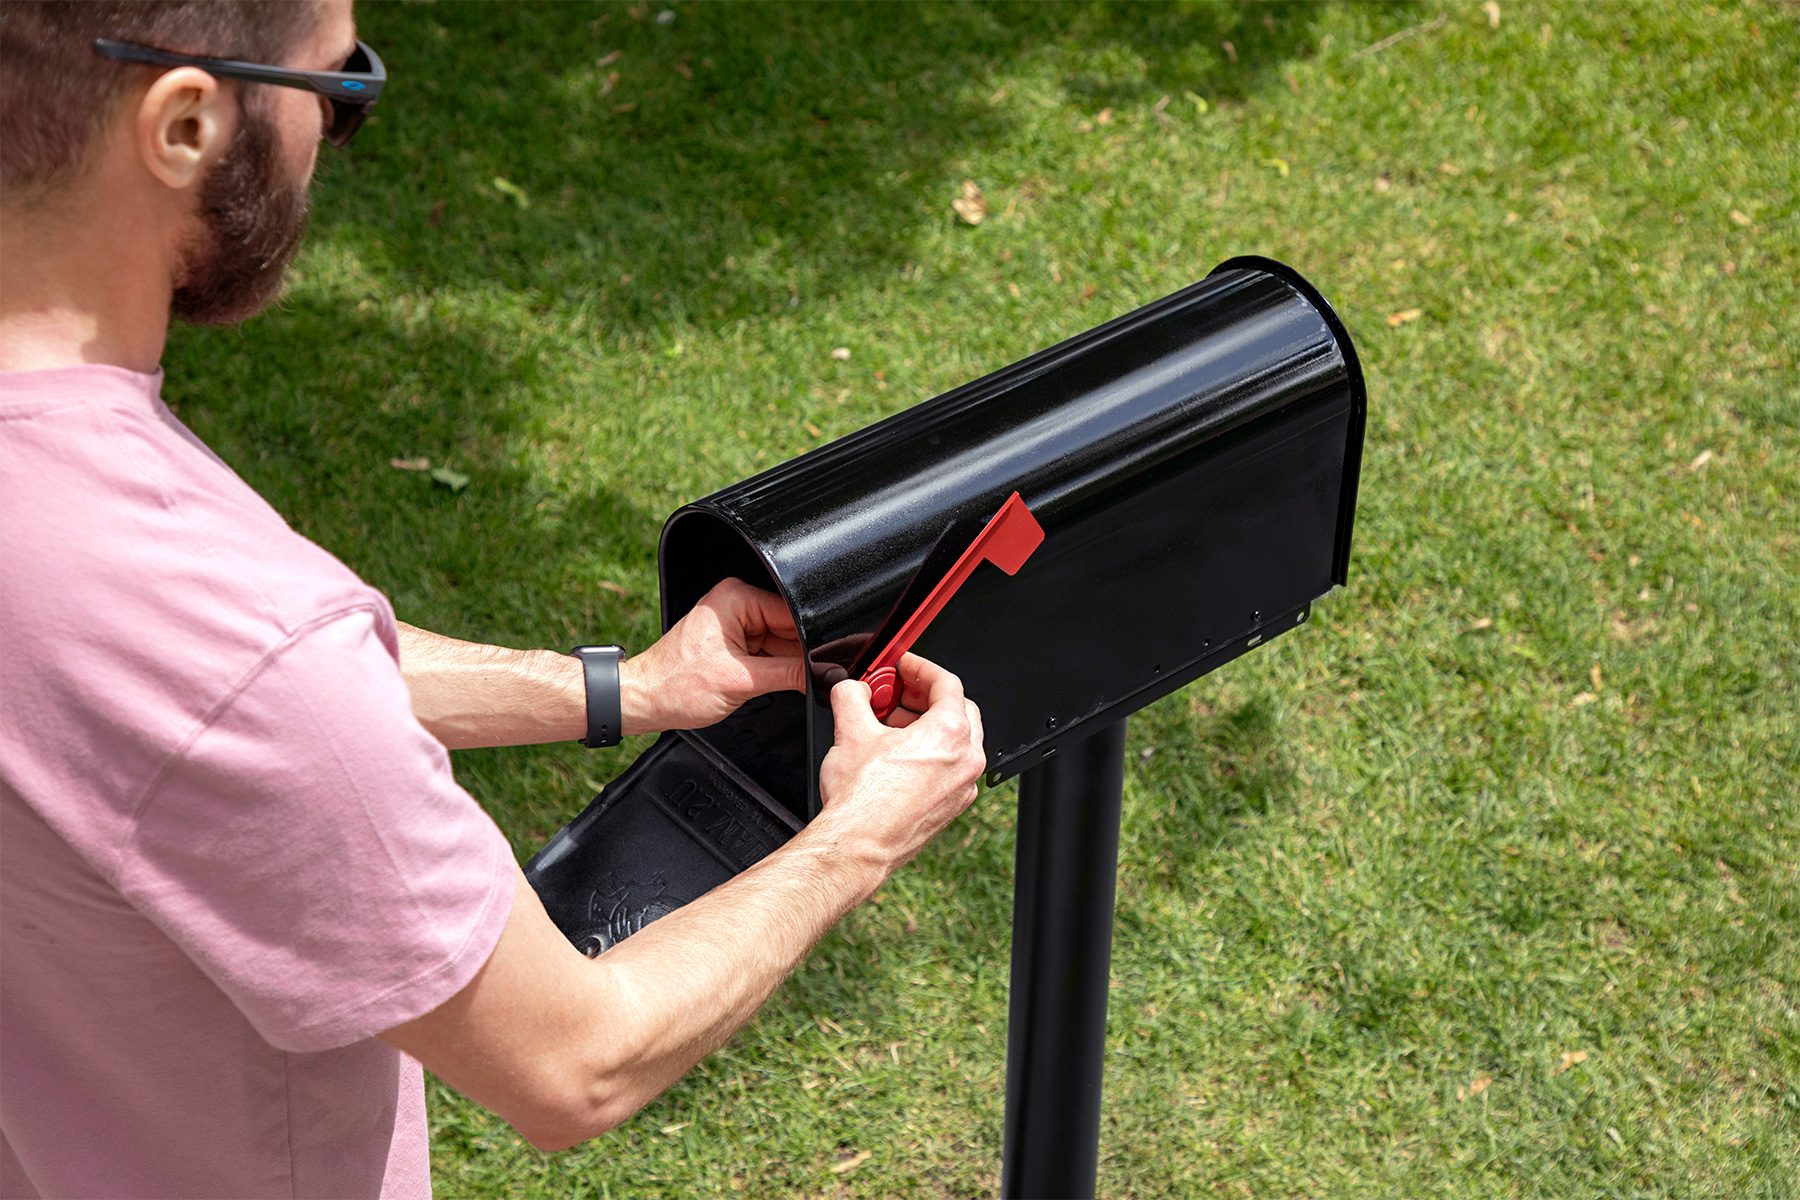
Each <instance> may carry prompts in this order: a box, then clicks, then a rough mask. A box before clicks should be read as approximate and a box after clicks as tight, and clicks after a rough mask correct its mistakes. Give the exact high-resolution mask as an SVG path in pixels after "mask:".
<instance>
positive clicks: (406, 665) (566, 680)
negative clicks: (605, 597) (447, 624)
mask: <svg viewBox="0 0 1800 1200" xmlns="http://www.w3.org/2000/svg"><path fill="white" fill-rule="evenodd" d="M399 628H400V671H401V674H403V675H405V676H406V686H407V688H408V689H409V690H410V691H411V692H412V708H413V715H414V716H416V717H418V718H419V723H420V724H422V725H424V726H425V728H426V729H427V730H428V731H429V732H430V733H431V736H433V737H435V738H436V739H437V740H438V741H440V742H442V743H444V745H446V746H448V747H450V748H451V749H452V750H464V749H468V748H471V747H475V746H527V745H532V744H534V743H537V742H566V741H574V740H575V739H577V738H581V737H585V736H587V690H586V686H585V684H584V682H583V679H582V671H581V663H580V662H579V661H578V660H576V659H574V658H571V657H570V656H568V655H566V654H557V653H556V652H554V651H551V650H512V649H508V648H507V647H504V646H484V645H481V644H479V643H477V642H460V641H457V640H456V639H455V638H447V637H445V636H443V635H442V634H438V633H432V632H430V631H429V630H425V629H418V628H415V627H414V626H411V625H407V624H403V623H402V624H400V627H399Z"/></svg>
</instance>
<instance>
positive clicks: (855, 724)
mask: <svg viewBox="0 0 1800 1200" xmlns="http://www.w3.org/2000/svg"><path fill="white" fill-rule="evenodd" d="M831 719H832V721H833V723H835V724H836V725H837V729H838V733H839V735H840V736H842V735H844V734H848V735H850V736H851V737H852V738H856V739H862V738H868V737H873V736H875V735H876V734H877V733H880V732H881V730H883V729H885V728H886V726H884V725H883V724H882V723H881V722H880V721H878V720H876V719H875V710H874V709H873V708H871V707H870V705H869V685H868V684H866V683H864V682H863V681H862V680H860V679H846V680H844V681H843V682H842V683H840V684H838V685H837V686H836V687H834V688H832V689H831Z"/></svg>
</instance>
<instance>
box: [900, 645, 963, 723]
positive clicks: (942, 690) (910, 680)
mask: <svg viewBox="0 0 1800 1200" xmlns="http://www.w3.org/2000/svg"><path fill="white" fill-rule="evenodd" d="M900 685H901V692H900V702H901V703H902V704H903V705H905V706H906V707H907V708H910V709H912V710H913V711H914V712H918V713H925V712H930V711H932V710H933V709H935V708H937V707H938V706H939V705H954V704H957V703H958V702H960V701H961V700H963V698H964V697H963V689H962V680H960V679H958V678H957V677H956V676H955V675H953V674H951V673H950V672H949V671H946V670H945V669H944V668H943V667H940V666H938V665H937V664H936V663H934V662H932V661H931V660H930V659H925V658H920V657H919V656H918V655H916V654H907V655H904V656H903V657H902V658H901V659H900Z"/></svg>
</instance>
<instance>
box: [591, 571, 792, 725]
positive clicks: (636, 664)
mask: <svg viewBox="0 0 1800 1200" xmlns="http://www.w3.org/2000/svg"><path fill="white" fill-rule="evenodd" d="M619 687H620V704H621V706H622V708H623V717H624V725H625V732H626V733H628V734H631V733H650V732H659V731H661V730H664V729H703V728H705V727H706V726H708V725H712V724H715V723H716V722H719V721H723V720H724V719H725V718H726V717H728V716H730V715H731V714H732V713H734V712H736V711H737V710H738V707H739V706H740V705H742V704H743V703H744V702H745V701H746V700H751V699H754V698H755V697H757V696H763V695H767V694H768V693H770V692H782V691H805V690H806V659H805V657H804V656H803V655H802V654H801V652H800V635H799V634H798V633H797V632H796V631H795V629H794V615H793V614H792V613H791V612H789V611H788V606H787V604H786V602H785V601H783V600H782V599H781V597H779V596H777V595H775V594H774V593H773V592H765V591H763V590H762V589H760V588H754V587H751V586H750V585H749V584H747V583H745V582H744V581H743V580H741V579H727V580H724V581H723V582H721V583H720V584H719V585H718V586H717V587H715V588H713V590H712V591H710V592H708V593H706V595H705V596H703V597H702V598H701V600H700V603H698V604H696V605H695V606H694V607H693V609H692V610H691V611H690V612H689V613H688V614H687V615H686V616H685V617H683V618H681V620H679V621H677V622H675V626H674V628H672V629H670V630H669V632H667V633H665V634H663V636H662V638H661V640H659V641H658V642H657V643H656V644H655V645H653V646H651V647H650V648H649V649H648V650H645V651H644V652H643V653H642V654H638V655H634V656H632V657H630V658H627V659H626V660H625V661H624V662H623V663H621V664H620V667H619Z"/></svg>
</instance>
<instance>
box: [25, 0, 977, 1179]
mask: <svg viewBox="0 0 1800 1200" xmlns="http://www.w3.org/2000/svg"><path fill="white" fill-rule="evenodd" d="M385 78H386V74H385V70H384V68H383V66H382V63H381V61H380V58H379V56H378V55H377V54H376V52H375V51H374V50H373V49H372V48H370V47H367V46H365V45H363V44H362V43H360V42H358V41H357V40H356V38H355V34H354V29H353V22H352V14H351V10H350V4H349V2H348V0H316V2H313V0H306V2H299V0H276V2H273V3H261V2H256V0H175V2H171V3H148V2H143V0H108V2H101V0H94V2H75V3H54V2H40V0H4V2H3V3H0V1193H3V1194H4V1195H5V1196H9V1197H10V1196H40V1195H45V1196H48V1195H58V1196H62V1195H67V1196H77V1195H95V1196H99V1195H104V1196H161V1195H170V1196H175V1195H183V1196H191V1195H229V1196H261V1195H283V1196H339V1197H342V1196H363V1195H377V1194H379V1195H382V1196H425V1195H428V1194H429V1193H430V1175H429V1169H428V1162H427V1145H426V1142H427V1139H426V1124H425V1100H424V1091H423V1082H422V1074H421V1070H420V1064H421V1063H422V1064H423V1065H424V1066H426V1067H429V1068H430V1069H431V1070H432V1071H434V1072H435V1073H437V1074H438V1075H439V1076H441V1077H442V1078H443V1079H444V1080H446V1081H447V1082H448V1083H449V1084H450V1085H451V1086H453V1087H455V1088H457V1089H458V1090H459V1091H461V1092H463V1093H464V1094H465V1095H467V1096H469V1097H470V1098H472V1099H474V1100H475V1101H477V1102H479V1103H481V1104H484V1105H486V1106H488V1107H489V1108H491V1109H493V1110H494V1111H495V1112H497V1113H499V1114H500V1115H501V1116H502V1117H504V1118H505V1119H506V1120H508V1121H510V1122H511V1123H512V1124H513V1125H514V1126H515V1127H516V1128H517V1129H518V1130H519V1131H520V1132H521V1133H522V1134H523V1135H524V1136H525V1137H527V1138H528V1139H530V1140H531V1141H532V1142H533V1143H534V1144H536V1145H538V1146H540V1147H545V1148H558V1147H565V1146H569V1145H571V1144H573V1143H576V1142H579V1141H581V1140H583V1139H586V1138H589V1137H592V1136H594V1135H596V1134H598V1133H600V1132H602V1131H604V1130H606V1129H608V1128H611V1127H612V1126H614V1125H616V1124H618V1123H619V1122H621V1121H623V1120H625V1119H626V1118H627V1117H628V1116H630V1115H631V1114H632V1113H633V1112H635V1111H636V1110H637V1109H638V1108H639V1107H641V1106H642V1105H643V1104H645V1103H646V1102H647V1101H649V1100H650V1099H651V1098H653V1097H654V1096H656V1095H657V1094H658V1093H660V1092H661V1091H662V1090H663V1089H665V1088H666V1087H668V1086H669V1084H670V1083H672V1082H673V1081H674V1080H675V1079H676V1078H678V1077H679V1076H680V1075H681V1074H682V1073H683V1072H684V1071H686V1070H687V1069H688V1068H689V1067H690V1066H692V1065H693V1064H694V1063H695V1062H696V1061H698V1060H699V1059H700V1058H701V1057H703V1056H704V1055H706V1054H707V1053H710V1052H711V1050H712V1049H714V1048H715V1047H717V1046H718V1045H719V1044H721V1043H722V1042H723V1041H724V1040H725V1039H726V1038H727V1037H729V1036H730V1035H731V1034H732V1033H733V1032H734V1031H735V1030H737V1029H738V1028H739V1027H741V1026H742V1025H743V1024H744V1022H746V1021H747V1020H748V1019H749V1018H750V1017H751V1015H752V1014H753V1013H754V1012H755V1011H756V1009H757V1008H758V1007H759V1006H760V1005H761V1004H762V1003H763V1002H764V1001H765V1000H766V999H767V998H768V996H769V995H770V993H771V992H772V991H773V990H774V988H775V987H776V986H777V985H778V984H779V983H780V981H781V980H782V978H784V977H785V975H786V974H787V973H788V972H789V971H790V970H791V969H792V968H793V966H794V965H795V963H796V962H798V961H799V959H800V958H801V957H802V956H803V955H804V954H805V953H806V952H807V950H808V949H809V948H810V947H811V946H812V944H813V943H814V942H815V941H816V939H817V938H818V937H819V936H820V934H821V933H822V932H823V931H824V930H825V929H827V928H828V927H829V926H830V925H831V924H832V923H833V922H835V921H836V920H837V919H839V918H840V917H841V916H842V915H843V914H844V913H845V912H847V911H848V910H849V909H850V908H851V907H853V906H854V905H856V904H857V903H859V902H860V901H861V900H863V899H865V898H866V897H868V896H869V895H870V894H871V893H873V892H874V890H875V889H876V887H878V886H879V885H880V883H881V882H882V881H883V879H885V878H886V877H887V875H888V874H889V873H890V872H891V871H893V870H894V869H895V868H897V867H898V866H899V865H900V864H901V863H903V862H905V861H906V860H907V859H908V858H910V857H911V856H912V855H913V854H914V853H916V852H917V851H918V849H919V848H920V847H921V846H922V845H923V844H924V843H925V842H926V841H928V840H929V839H930V838H931V837H932V836H934V835H935V834H936V833H937V831H938V830H940V829H942V828H943V826H944V825H945V824H947V823H948V822H949V821H950V820H952V819H953V818H954V817H955V816H956V815H957V814H958V813H959V812H961V811H962V810H963V809H964V808H966V807H967V805H968V804H969V802H970V801H971V799H972V798H973V795H974V780H975V778H976V776H977V774H978V773H979V772H980V770H981V769H982V766H983V757H982V751H981V726H980V716H979V714H978V713H977V711H976V710H975V707H974V705H973V704H971V703H969V702H968V701H967V700H966V699H965V698H964V696H963V694H962V690H961V686H960V684H959V683H958V682H957V680H956V679H955V678H954V677H953V676H951V675H950V674H948V673H947V672H944V671H942V670H941V669H939V668H937V667H935V666H933V665H931V664H929V663H926V662H924V661H922V660H919V659H917V658H909V659H908V660H907V661H906V663H905V664H903V668H902V674H903V679H904V683H905V694H906V700H905V706H906V708H908V709H911V710H913V713H912V714H907V715H906V716H904V717H902V718H901V719H900V720H898V721H896V722H895V724H894V725H892V726H890V725H886V724H883V723H882V722H880V721H878V720H877V719H876V718H875V716H874V714H873V712H872V710H871V708H870V704H869V696H868V690H867V688H865V687H864V686H863V685H862V684H860V683H856V682H844V683H840V684H839V685H838V686H837V687H836V688H835V689H834V690H833V692H832V704H833V710H834V714H835V717H836V721H837V730H838V734H837V738H838V740H837V743H836V745H835V747H834V748H833V750H832V752H831V755H830V756H829V757H828V758H827V759H826V761H825V766H824V768H823V770H822V774H821V781H820V786H821V791H822V793H823V797H824V802H825V807H824V811H823V812H822V813H821V815H820V816H819V817H818V818H817V819H815V820H814V821H813V822H812V823H811V824H810V825H808V826H807V827H806V828H805V829H804V830H803V831H802V832H801V833H799V834H798V835H796V836H795V837H794V839H793V840H792V841H791V842H790V843H789V844H788V846H786V847H785V848H784V849H782V850H781V851H779V852H777V853H776V854H774V855H771V856H770V857H769V858H767V859H765V860H764V861H763V862H762V863H760V864H759V865H757V866H756V867H754V868H752V869H751V870H749V871H747V872H745V873H744V874H742V875H740V876H738V877H737V878H736V879H734V880H733V881H731V882H730V883H728V884H726V885H725V886H723V887H721V888H719V889H717V890H716V891H714V892H713V893H711V894H710V895H708V896H706V897H704V898H702V899H701V900H699V901H697V902H695V903H693V904H691V905H689V906H687V907H685V908H683V909H680V910H679V911H677V912H675V913H672V914H670V915H668V916H666V917H664V918H662V919H661V920H659V921H657V922H655V923H654V924H652V925H650V926H649V927H647V928H646V929H645V930H644V931H642V932H641V933H639V934H637V935H636V936H634V937H632V938H631V939H630V940H628V941H626V942H624V943H622V944H620V945H619V946H617V947H615V948H614V949H612V950H610V951H608V952H607V953H606V954H604V955H602V956H600V957H599V958H597V959H594V960H589V959H587V958H584V957H583V956H582V955H581V954H580V953H578V952H577V951H576V950H575V949H574V948H573V947H572V946H570V944H569V943H568V941H567V940H566V939H565V938H564V937H563V936H562V935H561V934H560V933H559V932H558V931H557V930H556V928H555V927H554V926H553V925H552V924H551V923H550V921H549V919H548V918H547V917H546V915H545V913H544V909H543V907H542V905H541V904H540V903H539V902H538V900H537V897H536V895H535V894H534V893H533V892H532V890H531V888H530V887H529V886H528V885H527V884H526V883H525V880H524V877H523V875H522V874H521V872H520V870H519V867H518V865H517V863H516V862H515V860H514V858H513V856H512V853H511V851H510V848H509V846H508V844H507V842H506V840H505V839H504V838H503V837H502V836H501V833H500V831H499V830H498V829H497V828H496V827H495V826H494V824H493V822H492V821H491V820H489V819H488V818H487V816H486V815H485V814H484V813H483V812H482V810H481V809H480V808H479V807H478V806H477V804H476V803H475V801H474V800H473V799H471V797H470V796H469V795H468V793H467V792H465V791H464V790H463V789H462V788H461V787H459V786H458V785H457V783H456V781H455V780H454V778H453V777H452V774H451V769H450V763H449V759H448V756H447V754H446V751H445V747H446V746H450V747H461V746H483V745H508V744H523V743H528V742H544V741H554V740H562V739H568V740H575V739H582V740H585V741H586V742H588V743H589V744H595V743H610V742H612V741H616V740H617V739H618V737H619V736H621V735H622V734H630V733H635V732H641V731H649V730H656V729H669V728H689V727H696V726H702V725H707V724H711V723H713V722H715V721H717V720H719V719H721V718H722V717H723V716H724V715H726V714H728V713H729V712H731V711H732V710H733V709H735V708H736V707H737V706H738V705H740V704H742V703H744V702H745V701H747V700H749V699H750V698H752V697H754V696H758V695H762V694H765V693H768V692H772V691H776V690H781V689H791V688H799V687H802V686H803V685H804V674H803V669H804V664H803V661H802V659H801V657H800V652H799V646H798V644H797V641H796V635H795V631H794V626H793V623H792V620H791V618H790V616H789V614H788V612H787V610H786V608H785V606H784V605H783V604H782V603H781V602H780V601H779V600H778V599H777V598H775V597H773V596H771V595H768V594H767V593H764V592H760V591H757V590H754V589H752V588H750V587H749V586H748V585H745V584H742V583H737V582H735V581H728V582H727V583H725V584H722V585H721V586H720V587H719V588H718V589H715V591H714V592H713V593H712V594H711V595H710V596H708V597H707V599H706V600H705V601H704V602H702V603H701V604H700V606H699V607H698V608H696V609H695V610H694V612H693V613H691V614H690V615H689V616H688V617H686V618H685V619H683V620H682V621H681V622H680V623H679V624H678V625H676V626H675V627H674V628H673V629H672V630H670V631H669V633H668V634H667V635H665V636H664V637H663V639H662V640H661V641H659V642H657V643H656V644H655V645H654V646H652V647H650V648H649V649H647V650H646V651H645V652H644V653H642V654H640V655H637V656H635V657H632V658H628V659H624V660H623V661H621V660H620V657H619V655H618V654H616V653H608V654H590V655H587V656H585V657H584V658H580V659H578V658H576V657H570V656H569V655H564V654H560V653H553V652H550V651H531V652H526V651H514V650H504V649H500V648H497V647H488V646H474V645H470V644H468V643H463V642H456V641H453V640H451V639H448V638H443V637H439V636H437V635H435V634H430V633H426V632H424V631H422V630H416V629H412V628H410V627H408V626H405V625H400V624H398V623H397V622H396V621H395V620H394V617H393V614H392V610H391V608H390V606H389V604H388V601H387V600H386V598H384V597H383V596H382V595H381V594H380V593H379V592H377V591H375V590H374V589H373V588H371V587H370V586H369V585H367V584H366V583H364V582H362V581H361V580H360V579H358V578H357V576H356V575H355V574H354V573H353V572H352V571H351V570H350V569H349V568H348V567H346V566H344V565H343V564H342V563H340V562H339V561H337V560H336V559H334V558H333V557H332V556H331V555H330V554H328V553H326V552H325V551H324V550H322V549H320V548H319V547H318V546H316V545H314V544H312V543H310V542H308V541H307V540H306V539H304V538H302V537H300V536H299V535H298V534H296V533H294V532H293V531H292V530H291V529H289V528H288V526H287V525H286V523H285V522H284V521H283V520H282V519H281V517H280V516H279V515H278V514H277V513H275V511H274V510H273V509H271V508H270V507H269V506H268V505H267V504H265V503H264V502H263V501H262V500H261V499H260V498H259V497H258V496H257V495H256V494H255V493H254V492H253V491H252V490H251V489H250V488H249V487H248V486H247V485H246V484H245V483H244V482H243V481H242V480H240V479H239V478H238V477H237V476H236V475H235V474H234V473H233V472H232V471H231V469H230V468H229V467H228V466H227V465H226V464H225V463H223V462H222V461H220V460H219V459H218V458H217V457H216V456H214V455H213V454H212V453H211V452H210V451H209V450H208V449H207V448H206V447H205V446H204V445H203V444H202V443H201V442H200V441H199V440H198V439H197V438H196V437H195V436H194V435H193V434H192V433H190V432H189V431H188V430H187V429H186V428H185V427H184V426H183V425H182V424H181V422H180V421H179V420H178V419H177V418H176V417H175V415H174V414H173V413H172V412H171V411H170V410H169V409H168V408H167V407H166V406H165V405H164V404H163V403H162V401H161V399H160V394H159V393H160V387H161V383H162V374H161V371H160V369H159V366H158V364H159V362H160V360H161V357H162V351H163V346H164V342H165V340H166V337H167V333H168V326H169V320H170V317H171V316H175V317H180V318H181V319H183V320H185V321H191V322H213V323H225V322H235V321H239V320H242V319H243V318H245V317H248V316H250V315H251V314H253V313H255V312H256V311H258V310H259V309H260V308H262V307H263V306H264V305H266V304H267V303H268V302H269V301H270V300H271V298H272V297H273V296H274V295H275V294H276V292H277V291H278V289H279V286H280V282H281V276H282V269H283V267H284V265H285V264H286V263H287V261H288V259H289V257H290V256H291V255H292V254H293V252H294V250H295V248H296V246H297V245H298V244H299V241H300V234H301V228H302V225H303V223H304V218H305V213H306V196H307V188H308V184H309V181H310V179H311V176H312V170H313V164H314V160H315V155H316V152H317V147H318V143H319V141H320V140H321V137H323V138H324V139H325V140H328V141H330V142H332V143H334V144H336V145H340V146H341V145H343V144H345V143H346V142H348V141H349V139H350V138H351V136H353V135H354V134H355V133H356V131H357V129H358V127H359V126H361V124H362V123H363V118H364V117H365V116H366V115H367V113H368V111H369V108H370V106H371V105H372V103H373V101H374V100H376V99H377V98H378V97H379V95H380V91H381V85H382V83H383V82H384V81H385ZM253 352H254V351H253V350H247V351H246V353H253ZM914 714H917V715H914Z"/></svg>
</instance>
